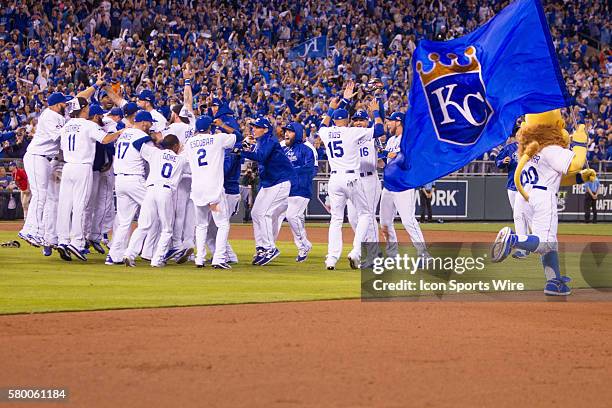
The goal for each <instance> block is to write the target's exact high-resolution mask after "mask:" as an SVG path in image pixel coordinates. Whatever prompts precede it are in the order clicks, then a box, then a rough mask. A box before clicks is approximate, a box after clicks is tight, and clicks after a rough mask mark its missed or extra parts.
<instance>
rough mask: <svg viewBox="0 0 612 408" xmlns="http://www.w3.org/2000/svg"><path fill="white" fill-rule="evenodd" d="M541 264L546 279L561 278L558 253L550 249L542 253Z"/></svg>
mask: <svg viewBox="0 0 612 408" xmlns="http://www.w3.org/2000/svg"><path fill="white" fill-rule="evenodd" d="M542 266H543V267H544V275H545V276H546V280H551V279H561V268H560V267H559V253H558V252H557V251H550V252H547V253H545V254H544V255H542Z"/></svg>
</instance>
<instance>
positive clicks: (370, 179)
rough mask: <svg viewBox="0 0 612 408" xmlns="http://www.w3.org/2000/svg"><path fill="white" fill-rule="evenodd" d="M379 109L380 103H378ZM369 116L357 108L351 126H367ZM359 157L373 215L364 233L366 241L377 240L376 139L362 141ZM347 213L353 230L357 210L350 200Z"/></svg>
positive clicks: (362, 178) (355, 223) (378, 198)
mask: <svg viewBox="0 0 612 408" xmlns="http://www.w3.org/2000/svg"><path fill="white" fill-rule="evenodd" d="M379 111H380V103H379ZM369 121H370V116H369V115H368V112H366V111H364V110H358V111H356V112H355V114H354V115H353V121H352V126H355V127H368V125H369ZM359 157H360V159H361V165H360V168H359V177H361V183H362V184H363V189H364V191H365V193H366V201H367V203H368V206H369V207H370V210H371V212H372V214H374V216H373V217H372V223H371V224H370V225H369V226H368V233H367V235H366V240H367V242H378V223H377V222H376V210H377V208H378V203H379V202H380V194H381V186H380V179H379V178H378V168H377V165H378V149H377V148H376V139H370V140H366V141H364V142H363V144H362V145H361V146H360V147H359ZM347 213H348V219H349V223H350V224H351V227H352V228H353V232H354V231H355V230H356V228H357V219H358V217H357V210H356V209H355V206H354V205H353V203H352V202H351V201H349V202H348V203H347Z"/></svg>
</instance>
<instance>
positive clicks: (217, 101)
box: [212, 98, 223, 106]
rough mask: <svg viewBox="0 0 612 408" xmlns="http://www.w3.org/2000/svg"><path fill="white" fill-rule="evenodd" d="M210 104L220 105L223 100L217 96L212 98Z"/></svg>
mask: <svg viewBox="0 0 612 408" xmlns="http://www.w3.org/2000/svg"><path fill="white" fill-rule="evenodd" d="M212 105H213V106H221V105H223V101H222V100H221V99H219V98H213V100H212Z"/></svg>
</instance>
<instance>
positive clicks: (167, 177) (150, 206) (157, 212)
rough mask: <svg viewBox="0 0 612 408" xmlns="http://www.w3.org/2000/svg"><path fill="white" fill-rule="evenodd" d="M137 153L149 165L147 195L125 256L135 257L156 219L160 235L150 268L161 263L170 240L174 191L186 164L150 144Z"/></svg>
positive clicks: (182, 160) (171, 152)
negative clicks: (159, 226) (159, 227)
mask: <svg viewBox="0 0 612 408" xmlns="http://www.w3.org/2000/svg"><path fill="white" fill-rule="evenodd" d="M140 153H141V155H142V157H143V158H144V159H145V160H146V161H147V162H148V163H149V177H147V183H146V184H147V193H146V195H145V198H144V201H143V203H142V207H141V209H140V216H139V218H138V227H137V228H136V230H135V231H134V233H133V234H132V237H131V238H130V244H129V246H128V249H127V251H126V255H125V256H126V257H128V258H130V259H132V260H133V259H134V258H135V257H136V256H137V255H138V253H139V252H140V250H141V248H142V245H143V244H144V240H145V238H146V236H147V234H148V233H149V232H150V230H151V228H152V226H153V221H154V220H158V221H159V223H160V225H161V233H160V235H159V240H158V242H157V246H156V248H155V252H154V253H153V256H152V257H151V265H152V266H160V265H162V264H163V262H164V257H165V255H166V252H167V251H168V248H169V246H170V241H171V239H172V224H173V222H174V197H173V193H175V192H176V188H177V186H178V184H179V182H180V181H181V178H182V175H183V170H184V169H185V167H186V166H187V162H186V160H185V158H184V157H183V156H180V155H177V154H176V153H174V152H173V151H172V150H169V149H165V150H161V149H158V148H156V147H154V146H153V145H152V144H144V145H142V147H141V149H140Z"/></svg>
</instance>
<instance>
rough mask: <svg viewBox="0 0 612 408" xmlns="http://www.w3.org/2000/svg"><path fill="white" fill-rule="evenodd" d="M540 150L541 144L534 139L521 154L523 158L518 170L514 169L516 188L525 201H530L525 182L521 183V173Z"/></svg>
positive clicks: (517, 167)
mask: <svg viewBox="0 0 612 408" xmlns="http://www.w3.org/2000/svg"><path fill="white" fill-rule="evenodd" d="M539 151H540V144H539V143H538V142H536V141H533V142H531V143H529V144H528V145H527V147H525V151H524V152H523V155H522V156H521V159H520V160H519V162H518V165H517V166H516V170H515V171H514V184H515V185H516V189H517V190H518V192H519V193H521V195H522V196H523V198H524V199H525V201H529V194H527V192H526V191H525V189H524V188H523V184H522V183H521V173H522V172H523V168H524V167H525V165H526V164H527V162H528V161H529V160H531V158H532V157H533V156H534V155H535V154H536V153H537V152H539Z"/></svg>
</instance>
